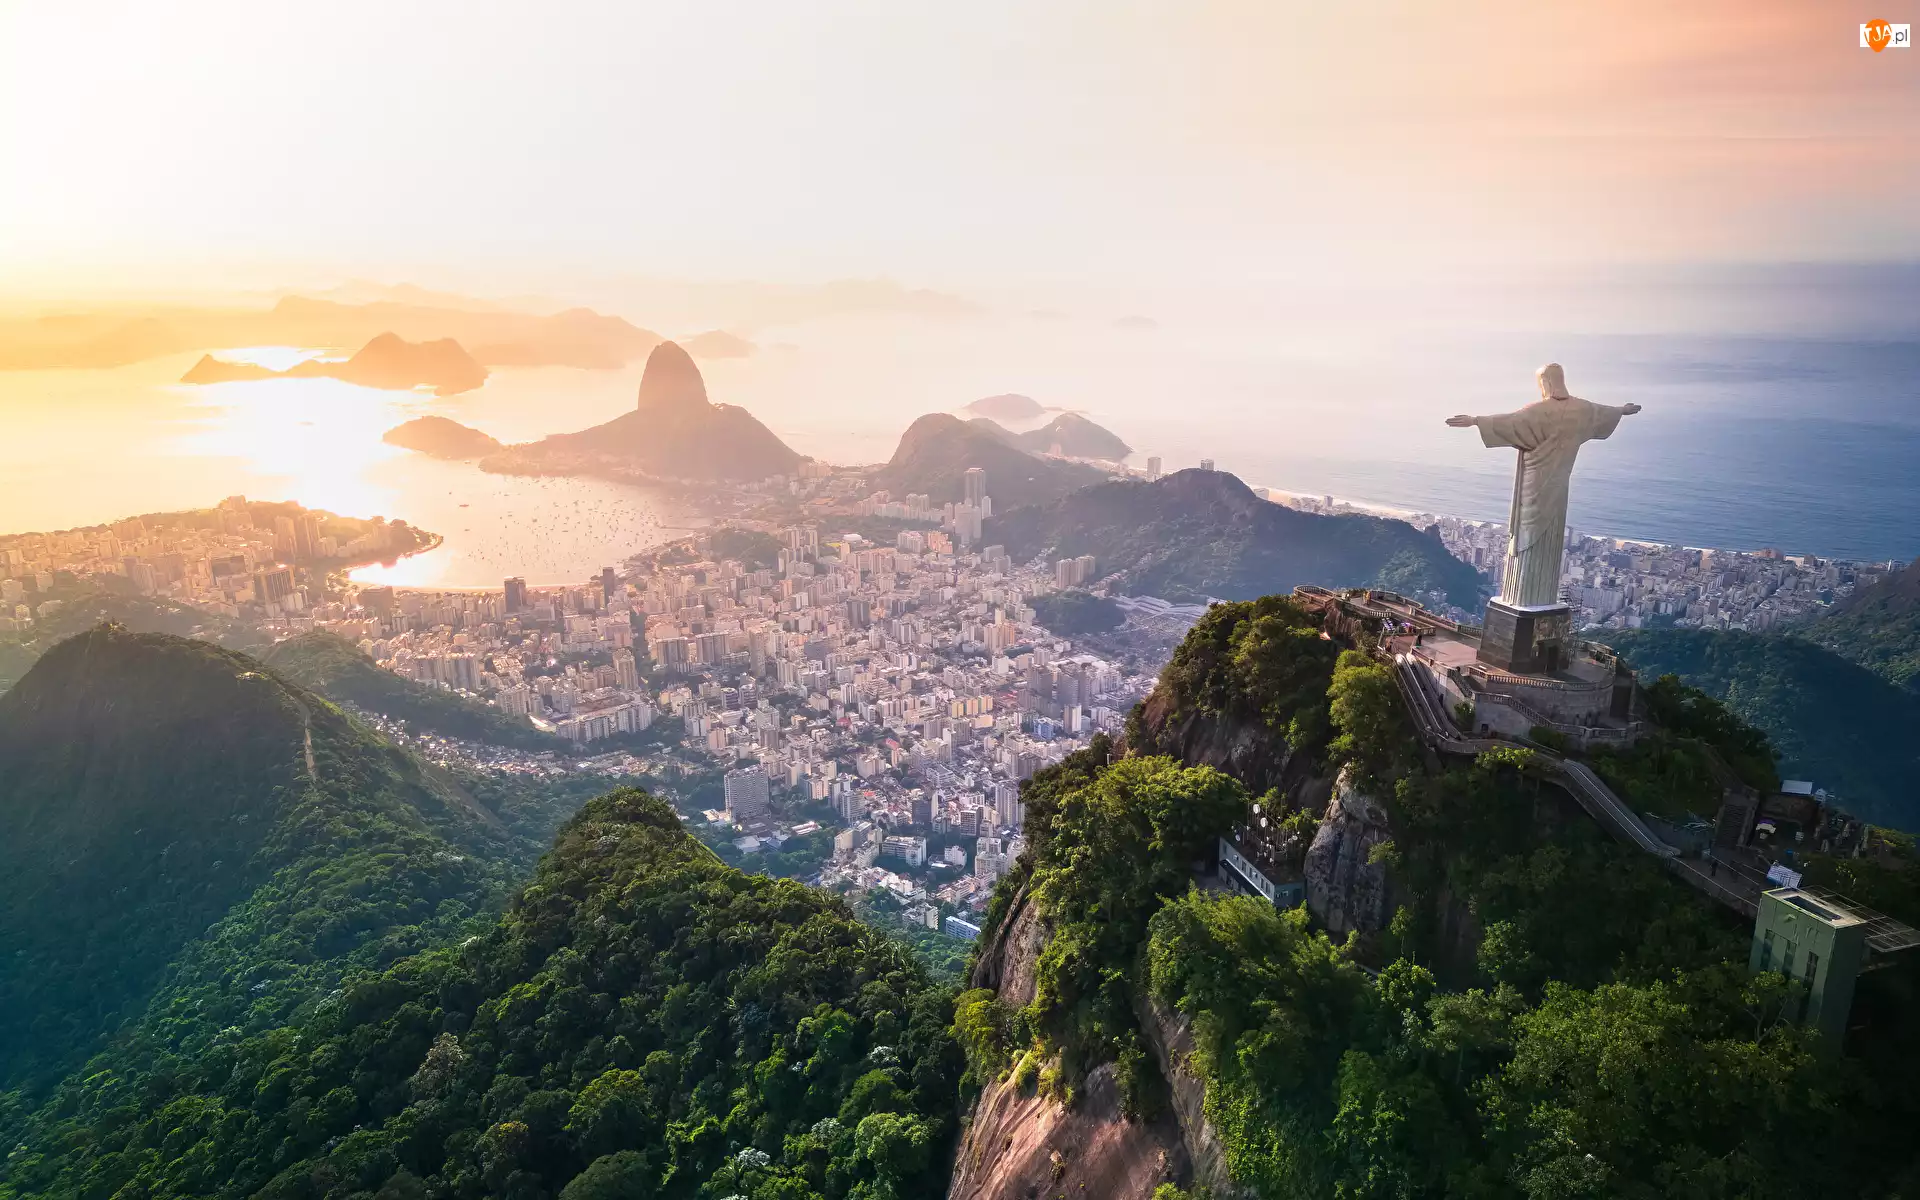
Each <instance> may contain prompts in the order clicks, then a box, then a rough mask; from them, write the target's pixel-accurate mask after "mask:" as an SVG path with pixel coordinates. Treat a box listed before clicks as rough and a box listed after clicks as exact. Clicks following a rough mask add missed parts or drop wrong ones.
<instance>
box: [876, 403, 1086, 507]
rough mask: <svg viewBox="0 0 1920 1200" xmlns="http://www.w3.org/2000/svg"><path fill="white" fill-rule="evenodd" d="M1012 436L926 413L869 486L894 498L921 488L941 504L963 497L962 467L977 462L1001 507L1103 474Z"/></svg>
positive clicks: (988, 424)
mask: <svg viewBox="0 0 1920 1200" xmlns="http://www.w3.org/2000/svg"><path fill="white" fill-rule="evenodd" d="M1013 437H1014V435H1013V434H1011V433H1008V432H1007V431H1006V430H1005V429H1002V428H1001V427H1000V426H998V425H995V424H994V423H993V422H992V421H988V420H984V419H982V420H977V421H962V420H961V419H960V418H958V417H956V416H953V415H952V414H950V413H928V414H927V415H926V416H924V417H921V418H920V419H919V420H917V421H915V422H914V423H913V424H912V425H909V426H908V427H907V431H906V432H905V433H903V434H901V435H900V444H899V446H898V447H896V448H895V450H894V452H893V457H892V458H891V459H889V460H888V461H887V465H886V466H885V467H882V468H881V469H880V471H879V473H878V474H876V475H875V476H874V479H873V482H874V486H876V487H881V488H885V489H887V490H888V491H889V492H891V493H893V497H894V499H896V500H899V499H902V498H904V497H906V496H908V495H912V494H915V493H920V492H924V493H926V494H927V495H928V496H930V497H932V500H933V503H935V504H946V503H949V502H953V501H958V500H961V499H964V498H965V495H966V484H965V477H966V472H967V468H969V467H979V468H981V469H982V470H983V471H985V472H986V484H987V495H989V496H991V497H992V498H993V509H994V511H995V512H1005V511H1006V510H1008V509H1010V508H1014V507H1017V506H1019V505H1022V504H1045V503H1047V502H1048V501H1051V500H1057V499H1059V498H1060V497H1062V496H1064V495H1066V494H1067V493H1068V492H1071V491H1073V490H1074V489H1076V488H1083V487H1086V486H1088V485H1089V484H1095V483H1100V482H1102V481H1104V480H1105V479H1106V478H1107V476H1106V473H1105V472H1104V471H1098V470H1095V469H1094V468H1092V467H1088V466H1082V465H1081V464H1079V463H1070V462H1060V461H1058V460H1055V459H1046V458H1040V457H1039V456H1037V455H1033V454H1029V453H1027V452H1026V451H1025V450H1022V449H1021V448H1020V447H1019V446H1018V445H1016V444H1014V441H1013Z"/></svg>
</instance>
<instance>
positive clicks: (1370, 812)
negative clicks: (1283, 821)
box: [1305, 767, 1393, 936]
mask: <svg viewBox="0 0 1920 1200" xmlns="http://www.w3.org/2000/svg"><path fill="white" fill-rule="evenodd" d="M1392 838H1393V830H1392V829H1391V828H1390V827H1389V826H1388V824H1387V813H1386V809H1385V808H1384V807H1383V806H1382V805H1381V804H1380V803H1379V802H1378V801H1376V800H1374V799H1373V798H1371V797H1369V796H1367V795H1365V794H1364V793H1363V792H1361V791H1360V789H1359V788H1358V787H1356V786H1355V784H1354V780H1353V769H1352V768H1351V767H1348V768H1345V769H1343V770H1342V771H1341V772H1340V777H1339V779H1338V781H1337V782H1336V783H1335V786H1334V789H1333V798H1332V799H1331V800H1329V801H1328V802H1327V811H1326V815H1325V816H1324V817H1322V818H1321V820H1320V829H1319V831H1318V832H1317V833H1315V834H1314V837H1313V845H1312V847H1310V848H1309V849H1308V850H1307V861H1306V869H1305V877H1306V884H1307V911H1308V912H1310V913H1312V914H1313V919H1314V920H1315V921H1316V922H1317V923H1319V925H1320V926H1321V927H1322V928H1324V929H1326V930H1327V932H1328V933H1331V934H1334V935H1335V936H1339V935H1341V934H1345V933H1348V932H1352V931H1358V932H1360V933H1363V934H1366V933H1377V932H1379V931H1380V930H1381V929H1384V928H1386V923H1387V919H1388V915H1389V906H1388V881H1387V867H1386V864H1385V863H1375V862H1370V861H1368V860H1369V859H1370V858H1371V857H1372V853H1373V848H1374V847H1375V846H1377V845H1379V844H1380V843H1382V842H1385V841H1390V840H1392Z"/></svg>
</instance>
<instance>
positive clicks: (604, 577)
mask: <svg viewBox="0 0 1920 1200" xmlns="http://www.w3.org/2000/svg"><path fill="white" fill-rule="evenodd" d="M619 592H620V580H619V577H617V576H616V575H614V573H613V568H612V567H601V568H600V598H601V599H602V600H611V599H613V598H614V596H616V595H618V594H619Z"/></svg>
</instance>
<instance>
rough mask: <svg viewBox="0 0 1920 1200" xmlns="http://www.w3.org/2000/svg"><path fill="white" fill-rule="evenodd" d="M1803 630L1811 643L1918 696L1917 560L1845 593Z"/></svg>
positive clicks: (1919, 605)
mask: <svg viewBox="0 0 1920 1200" xmlns="http://www.w3.org/2000/svg"><path fill="white" fill-rule="evenodd" d="M1804 633H1805V636H1806V637H1807V639H1808V640H1809V641H1812V642H1817V643H1819V644H1820V645H1822V646H1825V647H1826V648H1827V649H1829V650H1831V651H1833V652H1834V653H1835V654H1838V655H1839V656H1840V657H1842V658H1845V659H1849V660H1851V661H1853V662H1856V663H1859V664H1860V665H1861V666H1863V667H1866V668H1867V669H1868V670H1871V671H1876V672H1878V673H1879V674H1881V675H1884V676H1886V677H1887V678H1888V679H1891V680H1892V681H1893V682H1895V683H1897V684H1900V685H1901V686H1902V687H1905V688H1907V689H1908V690H1910V691H1913V692H1915V693H1916V694H1920V559H1915V560H1914V561H1913V562H1911V563H1909V564H1907V567H1906V569H1905V570H1903V571H1901V572H1899V573H1898V574H1896V575H1893V576H1890V577H1889V578H1886V579H1883V580H1881V581H1880V582H1879V583H1876V584H1874V585H1873V586H1872V587H1870V588H1866V589H1864V590H1863V591H1861V592H1859V593H1858V594H1856V595H1853V596H1849V597H1847V599H1846V600H1845V601H1843V602H1842V603H1841V604H1840V605H1839V606H1838V607H1837V608H1836V609H1835V611H1834V612H1833V613H1831V614H1829V615H1828V616H1826V617H1823V618H1821V619H1820V620H1818V621H1815V622H1814V623H1813V624H1812V625H1810V626H1808V627H1807V628H1806V630H1805V631H1804Z"/></svg>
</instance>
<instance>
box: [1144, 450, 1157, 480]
mask: <svg viewBox="0 0 1920 1200" xmlns="http://www.w3.org/2000/svg"><path fill="white" fill-rule="evenodd" d="M1158 478H1160V456H1159V455H1158V454H1155V455H1153V456H1151V457H1150V458H1148V459H1147V482H1148V483H1152V482H1153V481H1154V480H1156V479H1158Z"/></svg>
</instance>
